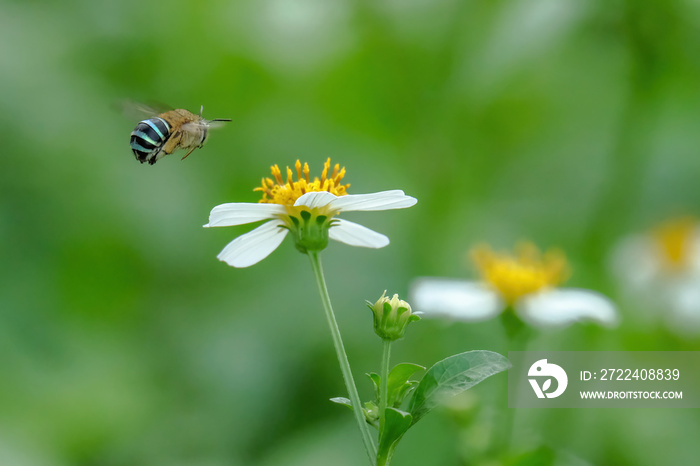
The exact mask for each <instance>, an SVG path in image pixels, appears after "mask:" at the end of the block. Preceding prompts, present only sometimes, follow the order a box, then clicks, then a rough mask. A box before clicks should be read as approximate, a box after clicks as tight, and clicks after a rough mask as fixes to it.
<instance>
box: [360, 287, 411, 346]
mask: <svg viewBox="0 0 700 466" xmlns="http://www.w3.org/2000/svg"><path fill="white" fill-rule="evenodd" d="M385 295H386V291H384V293H382V297H381V298H379V299H378V300H377V302H376V303H374V304H372V303H370V302H367V306H368V307H369V308H370V309H371V310H372V313H373V314H374V331H375V333H376V334H377V335H379V337H380V338H382V339H383V340H389V341H394V340H398V339H399V338H402V337H403V334H404V333H405V332H406V327H407V326H408V324H409V323H411V322H413V321H415V320H420V317H418V316H417V315H415V314H413V313H412V312H411V305H410V304H408V303H407V302H406V301H404V300H402V299H399V295H397V294H395V295H394V296H393V297H392V298H391V299H389V298H387V297H386V296H385Z"/></svg>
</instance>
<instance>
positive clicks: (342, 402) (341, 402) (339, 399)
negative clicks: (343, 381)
mask: <svg viewBox="0 0 700 466" xmlns="http://www.w3.org/2000/svg"><path fill="white" fill-rule="evenodd" d="M331 401H332V402H333V403H338V404H339V405H343V406H347V407H348V408H350V409H351V410H352V402H351V401H350V400H349V399H347V398H344V397H342V396H337V397H335V398H331Z"/></svg>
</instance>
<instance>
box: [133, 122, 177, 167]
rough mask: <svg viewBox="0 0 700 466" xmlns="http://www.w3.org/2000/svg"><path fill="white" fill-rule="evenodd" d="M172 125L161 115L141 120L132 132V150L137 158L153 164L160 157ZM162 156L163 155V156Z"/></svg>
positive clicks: (142, 161)
mask: <svg viewBox="0 0 700 466" xmlns="http://www.w3.org/2000/svg"><path fill="white" fill-rule="evenodd" d="M170 130H171V128H170V125H169V124H168V122H167V121H165V120H164V119H162V118H160V117H153V118H149V119H147V120H143V121H140V122H139V124H138V125H136V128H135V129H134V130H133V131H132V132H131V150H132V151H133V152H134V155H135V156H136V159H137V160H138V161H139V162H141V163H144V162H148V163H150V164H151V165H153V164H154V163H156V161H157V160H158V159H159V158H160V157H158V155H159V154H160V152H161V151H162V149H163V146H164V145H165V143H166V141H167V140H168V137H170ZM161 157H162V156H161Z"/></svg>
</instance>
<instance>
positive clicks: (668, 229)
mask: <svg viewBox="0 0 700 466" xmlns="http://www.w3.org/2000/svg"><path fill="white" fill-rule="evenodd" d="M697 230H698V222H697V220H696V219H694V218H692V217H682V218H678V219H675V220H670V221H667V222H664V223H662V224H661V225H659V226H658V227H656V228H655V229H654V230H653V232H652V236H653V238H654V240H655V241H656V243H657V245H658V247H659V250H660V251H661V253H662V255H663V258H664V262H665V263H666V266H667V267H668V268H669V269H672V270H681V269H683V268H684V267H685V266H686V265H687V262H688V258H689V257H690V256H691V254H692V250H691V249H692V248H693V237H694V235H695V232H696V231H697Z"/></svg>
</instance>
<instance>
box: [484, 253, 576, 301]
mask: <svg viewBox="0 0 700 466" xmlns="http://www.w3.org/2000/svg"><path fill="white" fill-rule="evenodd" d="M471 256H472V259H473V260H474V263H475V264H476V267H477V269H478V270H479V274H480V275H481V277H482V279H483V280H485V281H486V282H487V283H488V284H489V285H491V286H492V287H493V288H494V289H496V290H497V291H498V292H499V293H500V295H501V296H502V297H503V299H504V301H505V302H506V304H507V305H509V306H510V305H512V304H514V303H515V302H516V301H517V300H518V299H520V298H521V297H522V296H524V295H527V294H530V293H534V292H536V291H539V290H541V289H543V288H547V287H554V286H557V285H560V284H561V283H563V282H565V281H566V279H567V278H569V266H568V263H567V261H566V256H564V253H562V252H561V251H558V250H549V251H547V252H546V253H544V254H542V253H541V252H540V251H539V249H537V247H536V246H535V245H534V244H532V243H521V244H519V245H518V246H517V247H516V249H515V254H499V253H495V252H493V251H492V250H491V248H490V247H488V246H477V247H476V248H474V249H473V250H472V251H471Z"/></svg>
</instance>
